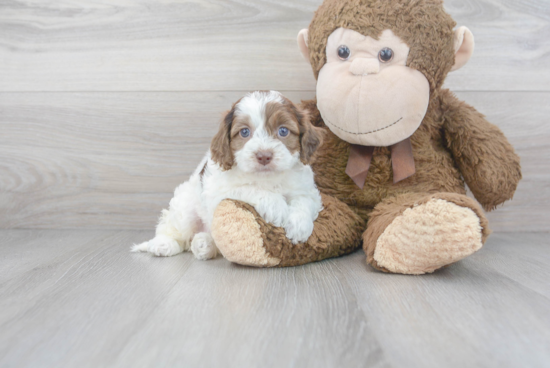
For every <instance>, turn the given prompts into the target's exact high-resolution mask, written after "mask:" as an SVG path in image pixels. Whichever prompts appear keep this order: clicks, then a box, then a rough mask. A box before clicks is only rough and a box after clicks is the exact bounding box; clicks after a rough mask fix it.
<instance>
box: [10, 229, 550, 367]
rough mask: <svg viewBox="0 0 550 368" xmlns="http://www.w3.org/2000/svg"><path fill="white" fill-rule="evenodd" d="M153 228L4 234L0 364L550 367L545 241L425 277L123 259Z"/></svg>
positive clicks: (506, 243) (494, 240) (510, 241)
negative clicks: (131, 246)
mask: <svg viewBox="0 0 550 368" xmlns="http://www.w3.org/2000/svg"><path fill="white" fill-rule="evenodd" d="M151 235H152V234H151V232H150V231H128V230H126V231H117V230H112V231H110V230H2V231H0V366H1V367H110V366H117V367H174V366H179V367H214V366H218V367H367V366H368V367H548V366H549V365H550V349H549V347H550V282H549V280H550V247H549V246H548V245H549V244H548V242H549V240H548V239H549V235H548V234H543V233H523V234H521V233H516V234H505V235H500V234H496V235H494V236H492V237H491V238H490V240H489V242H488V244H487V245H486V246H485V247H484V248H483V249H482V250H481V251H479V252H478V253H476V254H475V255H473V256H472V257H470V258H469V259H467V260H464V261H462V262H459V263H457V264H454V265H452V266H450V267H448V268H446V269H444V270H442V271H440V272H437V273H436V274H433V275H427V276H420V277H414V276H402V275H388V274H383V273H379V272H375V271H374V270H372V269H371V268H369V267H368V266H367V265H366V264H365V259H364V258H365V257H364V254H363V252H362V251H358V252H356V253H354V254H352V255H350V256H347V257H343V258H338V259H332V260H328V261H324V262H320V263H315V264H310V265H307V266H303V267H295V268H284V269H254V268H248V267H241V266H237V265H234V264H231V263H229V262H227V261H226V260H224V259H221V258H218V259H216V260H213V261H207V262H201V261H197V260H195V259H194V258H193V257H192V255H191V254H188V253H187V254H181V255H178V256H176V257H172V258H155V257H150V256H149V255H145V254H130V253H129V252H128V247H129V245H130V244H132V243H133V242H138V241H142V240H144V239H147V238H148V237H149V236H151Z"/></svg>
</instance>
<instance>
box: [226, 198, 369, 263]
mask: <svg viewBox="0 0 550 368" xmlns="http://www.w3.org/2000/svg"><path fill="white" fill-rule="evenodd" d="M322 200H323V207H324V209H323V211H321V213H320V214H319V217H318V218H317V220H316V221H315V228H314V229H313V234H312V235H311V237H310V238H309V239H308V242H307V243H301V244H296V245H294V244H292V242H291V241H290V240H288V238H287V237H286V234H285V230H284V229H282V228H277V227H274V226H272V225H270V224H268V223H266V222H265V221H264V219H262V218H261V217H260V216H259V215H258V213H257V212H256V210H255V209H254V207H252V206H251V205H249V204H246V203H243V202H239V201H233V200H229V201H232V202H234V203H235V205H236V206H237V207H238V208H243V209H245V210H247V211H250V212H251V213H252V214H254V216H255V218H256V222H257V223H258V224H259V225H260V229H261V234H262V239H263V244H264V246H265V249H266V251H267V253H268V254H269V255H270V256H272V257H274V258H277V259H280V260H281V262H280V263H279V264H278V265H277V266H278V267H286V266H298V265H302V264H306V263H310V262H315V261H320V260H323V259H326V258H331V257H338V256H341V255H344V254H348V253H351V252H353V251H354V250H356V249H357V248H358V247H360V246H361V234H362V233H363V231H364V229H365V222H364V221H363V220H362V219H361V218H360V217H359V216H357V215H356V214H354V213H353V212H352V211H351V210H350V208H349V207H348V206H346V205H345V204H344V203H342V202H340V201H339V200H337V199H335V198H332V197H330V196H325V195H322ZM221 220H222V219H218V220H217V221H218V222H221ZM230 221H231V219H223V222H226V223H227V222H230Z"/></svg>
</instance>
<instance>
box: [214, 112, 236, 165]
mask: <svg viewBox="0 0 550 368" xmlns="http://www.w3.org/2000/svg"><path fill="white" fill-rule="evenodd" d="M234 115H235V105H233V108H232V109H231V110H230V111H228V112H227V114H226V115H225V117H224V118H223V120H222V122H221V123H220V129H219V130H218V133H216V135H215V136H214V138H213V139H212V143H211V145H210V152H211V154H212V160H213V161H214V162H216V163H218V164H219V165H220V166H221V168H222V169H223V170H229V169H231V167H232V166H233V163H234V157H233V151H231V146H230V144H231V126H232V124H233V117H234Z"/></svg>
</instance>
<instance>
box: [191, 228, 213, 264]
mask: <svg viewBox="0 0 550 368" xmlns="http://www.w3.org/2000/svg"><path fill="white" fill-rule="evenodd" d="M191 251H192V252H193V254H194V255H195V258H197V259H200V260H201V261H205V260H207V259H212V258H215V257H216V256H217V255H218V253H219V251H218V247H216V243H215V242H214V239H213V238H212V235H210V233H205V232H203V233H198V234H195V237H194V238H193V241H192V242H191Z"/></svg>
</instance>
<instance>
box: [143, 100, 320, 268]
mask: <svg viewBox="0 0 550 368" xmlns="http://www.w3.org/2000/svg"><path fill="white" fill-rule="evenodd" d="M321 140H322V130H320V129H318V128H315V127H314V126H313V125H311V124H310V122H309V118H308V114H307V112H305V111H301V110H300V109H298V108H297V107H296V106H295V105H294V104H293V103H292V102H291V101H290V100H288V99H287V98H285V97H284V96H282V95H281V94H280V93H279V92H275V91H267V92H252V93H249V94H247V95H246V96H245V97H243V98H242V99H240V100H239V101H237V102H236V103H235V104H234V105H233V107H232V109H231V110H230V111H229V112H228V113H227V115H226V116H225V118H224V119H223V121H222V122H221V124H220V128H219V131H218V133H217V134H216V135H215V137H214V139H213V140H212V144H211V148H210V152H208V153H207V155H206V157H205V158H204V159H203V161H202V162H201V163H200V165H199V166H198V167H197V169H196V171H195V173H194V174H193V175H192V176H191V178H190V179H189V181H187V182H185V183H183V184H181V185H180V186H179V187H178V188H177V189H176V191H175V194H174V198H172V200H171V201H170V208H169V209H168V210H164V211H163V212H162V216H161V219H160V222H159V225H158V226H157V229H156V236H155V238H154V239H152V240H150V241H148V242H145V243H142V244H139V245H136V246H134V247H133V248H132V250H133V251H147V252H150V253H153V254H155V255H159V256H171V255H174V254H177V253H180V252H182V251H186V250H189V249H191V251H193V253H194V254H195V256H196V257H197V258H198V259H210V258H213V257H215V256H216V255H217V253H218V250H217V248H216V245H215V244H214V240H213V239H212V236H211V235H210V227H211V224H212V218H213V215H214V211H215V209H216V207H217V206H218V204H219V203H220V202H221V201H222V200H223V199H236V200H240V201H243V202H246V203H249V204H251V205H252V206H254V208H255V209H256V211H257V212H258V214H259V215H260V216H262V217H263V218H264V220H266V221H267V222H269V223H271V224H273V225H275V226H279V227H284V229H285V231H286V235H287V237H288V238H289V239H290V240H291V241H292V242H293V243H295V244H297V243H300V242H304V241H306V240H307V239H308V238H309V236H310V235H311V233H312V232H313V222H314V221H315V219H316V218H317V215H318V214H319V212H320V211H321V209H322V202H321V196H320V194H319V191H318V190H317V187H316V186H315V183H314V180H313V171H312V170H311V167H310V166H309V162H310V161H311V160H312V158H313V156H314V153H315V151H316V149H317V147H318V146H319V145H320V144H321Z"/></svg>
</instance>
